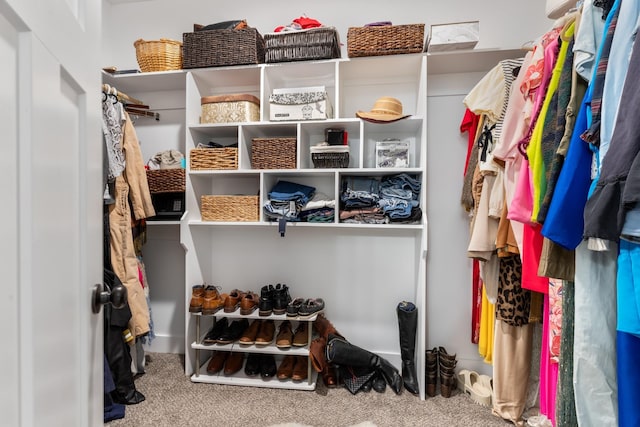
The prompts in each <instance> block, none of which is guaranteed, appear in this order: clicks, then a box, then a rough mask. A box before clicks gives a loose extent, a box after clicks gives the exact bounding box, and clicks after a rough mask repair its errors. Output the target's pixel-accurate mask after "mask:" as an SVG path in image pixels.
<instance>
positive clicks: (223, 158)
mask: <svg viewBox="0 0 640 427" xmlns="http://www.w3.org/2000/svg"><path fill="white" fill-rule="evenodd" d="M189 165H190V166H191V170H211V169H214V170H220V169H238V148H236V147H225V148H194V149H192V150H191V151H190V152H189Z"/></svg>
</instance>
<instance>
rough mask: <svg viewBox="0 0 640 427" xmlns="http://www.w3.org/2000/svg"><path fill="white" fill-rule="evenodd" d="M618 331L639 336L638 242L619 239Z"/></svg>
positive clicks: (639, 259)
mask: <svg viewBox="0 0 640 427" xmlns="http://www.w3.org/2000/svg"><path fill="white" fill-rule="evenodd" d="M617 299H618V325H617V328H618V331H622V332H626V333H629V334H633V335H635V336H637V337H638V338H640V244H638V243H634V242H630V241H628V240H624V239H620V254H619V255H618V280H617Z"/></svg>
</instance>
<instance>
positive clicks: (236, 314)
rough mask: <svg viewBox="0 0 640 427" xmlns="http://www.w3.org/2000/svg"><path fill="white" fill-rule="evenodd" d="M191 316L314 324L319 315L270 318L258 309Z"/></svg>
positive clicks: (279, 315)
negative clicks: (251, 311) (248, 311)
mask: <svg viewBox="0 0 640 427" xmlns="http://www.w3.org/2000/svg"><path fill="white" fill-rule="evenodd" d="M234 224H237V223H234ZM191 315H192V316H198V317H226V318H229V319H259V320H291V321H297V322H313V321H315V320H316V318H317V317H318V314H314V315H313V316H310V317H300V316H287V315H286V314H270V315H269V316H260V315H259V313H258V310H257V309H256V310H255V311H254V312H253V313H251V314H240V309H239V308H237V309H236V310H235V311H234V312H232V313H226V312H225V311H224V310H220V311H218V312H216V313H214V314H202V313H191Z"/></svg>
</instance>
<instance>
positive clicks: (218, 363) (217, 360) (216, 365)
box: [207, 351, 229, 375]
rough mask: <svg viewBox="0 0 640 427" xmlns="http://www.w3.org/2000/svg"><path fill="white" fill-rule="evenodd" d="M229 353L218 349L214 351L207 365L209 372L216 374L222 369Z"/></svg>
mask: <svg viewBox="0 0 640 427" xmlns="http://www.w3.org/2000/svg"><path fill="white" fill-rule="evenodd" d="M227 356H229V353H228V352H226V351H216V352H215V353H213V356H212V357H211V360H209V364H208V365H207V373H208V374H209V375H215V374H217V373H218V372H220V371H221V370H222V367H223V366H224V362H225V361H226V360H227Z"/></svg>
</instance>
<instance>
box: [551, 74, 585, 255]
mask: <svg viewBox="0 0 640 427" xmlns="http://www.w3.org/2000/svg"><path fill="white" fill-rule="evenodd" d="M590 102H591V85H589V87H588V88H587V92H586V93H585V95H584V99H583V100H582V104H581V105H580V110H579V111H578V116H577V117H576V121H575V125H574V128H573V133H572V134H571V141H570V142H569V149H568V151H567V157H566V159H565V162H564V165H563V166H562V171H561V172H560V176H559V177H558V182H557V184H556V189H555V192H554V194H553V198H552V199H551V203H550V204H549V212H548V213H547V218H546V220H545V222H544V225H543V226H542V230H541V233H542V235H543V236H544V237H546V238H547V239H549V240H551V241H553V242H555V243H556V244H558V245H560V246H562V247H564V248H566V249H569V250H573V249H575V248H576V247H577V246H578V245H579V244H580V241H581V240H582V232H583V229H584V215H583V214H584V206H585V204H586V202H587V193H588V191H589V185H590V183H591V159H592V153H591V150H590V149H589V145H588V144H587V143H586V142H584V141H583V140H582V139H581V138H580V135H581V134H582V132H584V131H585V130H587V129H588V125H587V109H588V107H587V106H588V104H589V103H590Z"/></svg>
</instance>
